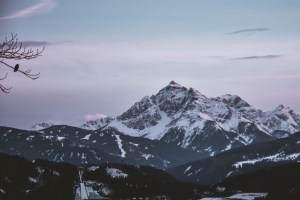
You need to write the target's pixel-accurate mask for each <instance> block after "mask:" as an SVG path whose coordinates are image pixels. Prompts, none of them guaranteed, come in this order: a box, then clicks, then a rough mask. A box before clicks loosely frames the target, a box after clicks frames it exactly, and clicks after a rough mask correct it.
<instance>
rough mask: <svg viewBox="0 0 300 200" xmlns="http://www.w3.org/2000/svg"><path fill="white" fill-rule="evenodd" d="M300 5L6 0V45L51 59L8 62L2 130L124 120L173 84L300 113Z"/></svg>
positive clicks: (2, 16) (1, 26) (1, 23)
mask: <svg viewBox="0 0 300 200" xmlns="http://www.w3.org/2000/svg"><path fill="white" fill-rule="evenodd" d="M299 22H300V1H299V0H285V1H283V0H244V1H240V0H214V1H210V0H205V1H203V0H188V1H182V0H180V1H179V0H173V1H170V0H169V1H162V0H152V1H140V0H135V1H130V0H127V1H123V0H119V1H115V0H109V1H104V0H102V1H99V0H89V1H74V0H61V1H58V0H27V1H18V0H1V1H0V42H1V41H3V40H4V38H5V37H10V33H11V32H12V33H17V34H18V38H19V41H22V42H23V43H24V45H25V46H26V47H29V48H30V47H31V48H33V49H37V48H39V49H41V48H42V47H43V46H45V47H46V48H45V51H44V52H43V56H42V57H39V58H37V59H34V60H29V61H14V60H7V62H8V63H9V64H11V65H13V66H14V65H15V64H16V63H19V64H20V68H21V69H23V70H26V69H32V71H33V72H41V77H40V78H39V79H37V80H35V81H32V80H30V79H28V78H26V77H25V76H24V75H22V74H20V73H14V72H12V70H11V69H10V68H8V67H6V66H4V65H2V64H0V78H2V77H3V76H4V75H5V74H6V72H8V77H7V78H6V79H5V80H4V81H1V84H3V85H4V86H6V87H10V86H11V87H12V90H11V92H10V93H9V94H4V93H0V102H1V104H0V126H11V127H16V128H24V129H28V128H30V127H31V126H33V125H34V124H36V123H38V122H41V121H52V122H56V123H61V124H68V125H73V126H79V125H81V124H82V123H84V122H85V121H86V120H87V119H94V118H97V117H103V116H104V115H110V116H117V115H120V114H122V113H123V112H125V111H126V110H127V109H128V108H130V106H132V105H133V104H134V103H135V102H137V101H139V100H140V99H141V98H143V97H144V96H146V95H149V96H150V95H152V94H156V93H157V92H158V91H159V90H160V89H161V88H163V87H165V86H166V85H167V84H168V83H169V82H170V81H171V80H174V81H176V82H177V83H179V84H181V85H183V86H185V87H187V88H189V87H193V88H195V89H197V90H198V91H199V92H201V93H202V94H204V95H205V96H207V97H217V96H220V95H224V94H235V95H238V96H240V97H241V98H242V99H244V100H245V101H247V102H248V103H249V104H250V105H252V106H254V107H255V108H258V109H262V110H264V111H267V110H272V109H274V108H275V107H277V106H278V105H280V104H283V105H284V106H287V107H290V108H292V109H293V110H294V111H295V112H300V54H299V52H300V23H299Z"/></svg>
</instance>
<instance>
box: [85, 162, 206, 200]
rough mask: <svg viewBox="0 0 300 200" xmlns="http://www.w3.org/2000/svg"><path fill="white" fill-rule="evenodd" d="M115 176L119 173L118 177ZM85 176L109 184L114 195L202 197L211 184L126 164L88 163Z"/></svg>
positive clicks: (124, 196)
mask: <svg viewBox="0 0 300 200" xmlns="http://www.w3.org/2000/svg"><path fill="white" fill-rule="evenodd" d="M114 173H115V174H114ZM117 174H118V175H117ZM115 175H117V176H116V177H114V176H115ZM83 178H84V180H86V181H87V182H93V181H96V182H98V183H100V182H101V183H105V184H106V185H107V186H108V187H109V188H110V189H111V190H112V191H113V194H112V195H110V196H111V197H113V198H114V197H115V198H130V197H131V198H132V197H142V198H144V197H154V196H159V195H166V196H168V197H170V198H171V199H188V198H199V197H201V194H202V193H204V192H205V191H207V190H209V187H208V186H203V185H199V184H195V183H184V182H181V181H179V180H177V179H176V178H175V177H174V176H172V175H170V174H168V173H167V172H165V171H163V170H160V169H156V168H153V167H150V166H140V167H134V166H132V165H125V164H103V165H98V166H95V165H94V166H86V167H85V170H84V173H83Z"/></svg>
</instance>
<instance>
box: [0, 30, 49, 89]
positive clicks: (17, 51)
mask: <svg viewBox="0 0 300 200" xmlns="http://www.w3.org/2000/svg"><path fill="white" fill-rule="evenodd" d="M44 50H45V47H44V48H43V49H42V50H41V51H40V50H39V49H37V50H36V52H34V51H33V50H32V49H31V48H29V49H26V48H25V47H24V48H22V42H18V38H17V34H15V35H14V34H13V33H11V39H7V38H6V37H5V41H4V42H2V44H1V43H0V58H2V60H0V63H2V64H4V65H5V66H7V67H10V68H12V69H13V70H14V72H20V73H22V74H24V75H25V76H27V77H28V78H30V79H32V80H35V79H38V78H39V77H40V72H39V73H36V74H32V73H31V69H28V70H26V71H23V70H20V69H19V64H16V66H15V67H12V66H11V65H9V64H7V63H6V62H5V60H4V59H11V60H22V59H25V60H31V59H35V58H37V57H39V56H42V53H43V51H44ZM6 77H7V73H6V76H5V77H4V78H3V79H0V80H4V79H5V78H6ZM0 88H1V90H2V91H3V92H5V93H9V90H10V89H11V88H6V87H4V86H3V85H2V84H0Z"/></svg>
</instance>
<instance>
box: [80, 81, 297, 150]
mask: <svg viewBox="0 0 300 200" xmlns="http://www.w3.org/2000/svg"><path fill="white" fill-rule="evenodd" d="M88 123H89V122H88ZM88 123H86V125H84V126H81V127H82V128H86V129H93V127H92V126H88ZM99 124H105V129H115V130H118V131H119V132H121V133H123V134H125V135H130V136H135V137H146V138H149V139H153V140H162V141H165V142H168V143H174V144H176V145H179V146H181V147H183V148H191V149H193V150H196V151H198V152H204V151H206V152H207V153H209V154H210V155H214V154H215V153H218V152H221V151H224V150H228V149H230V148H234V147H238V146H243V145H248V144H251V143H257V142H262V141H267V140H272V139H276V138H282V137H288V136H289V135H290V134H293V133H295V132H296V131H297V130H300V115H298V114H296V113H294V112H293V110H291V109H289V108H288V107H284V106H282V105H280V106H278V107H277V108H275V109H274V110H272V111H268V112H263V111H262V110H259V109H255V108H253V107H252V106H251V105H250V104H249V103H247V102H246V101H245V100H243V99H241V98H240V97H239V96H237V95H230V94H226V95H223V96H219V97H216V98H208V97H206V96H204V95H203V94H201V93H200V92H199V91H197V90H196V89H193V88H189V89H187V88H186V87H184V86H181V85H180V84H178V83H176V82H175V81H171V82H170V83H169V84H168V85H167V86H166V87H164V88H162V89H161V90H160V91H159V92H158V93H157V94H156V95H152V96H150V97H149V96H145V97H144V98H142V99H141V100H140V101H138V102H136V103H135V104H134V105H133V106H132V107H131V108H129V109H128V110H127V111H125V112H124V113H123V114H122V115H120V116H117V117H116V118H110V119H109V120H107V121H106V122H105V123H103V122H101V123H99ZM97 128H101V125H100V127H99V126H98V127H97ZM102 128H104V127H102Z"/></svg>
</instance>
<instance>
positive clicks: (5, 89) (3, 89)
mask: <svg viewBox="0 0 300 200" xmlns="http://www.w3.org/2000/svg"><path fill="white" fill-rule="evenodd" d="M6 77H7V73H6V75H5V76H4V78H1V79H0V80H1V81H2V80H4V79H6ZM0 89H1V90H2V92H4V93H9V92H10V89H11V87H10V88H6V87H4V86H3V85H2V84H0Z"/></svg>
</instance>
